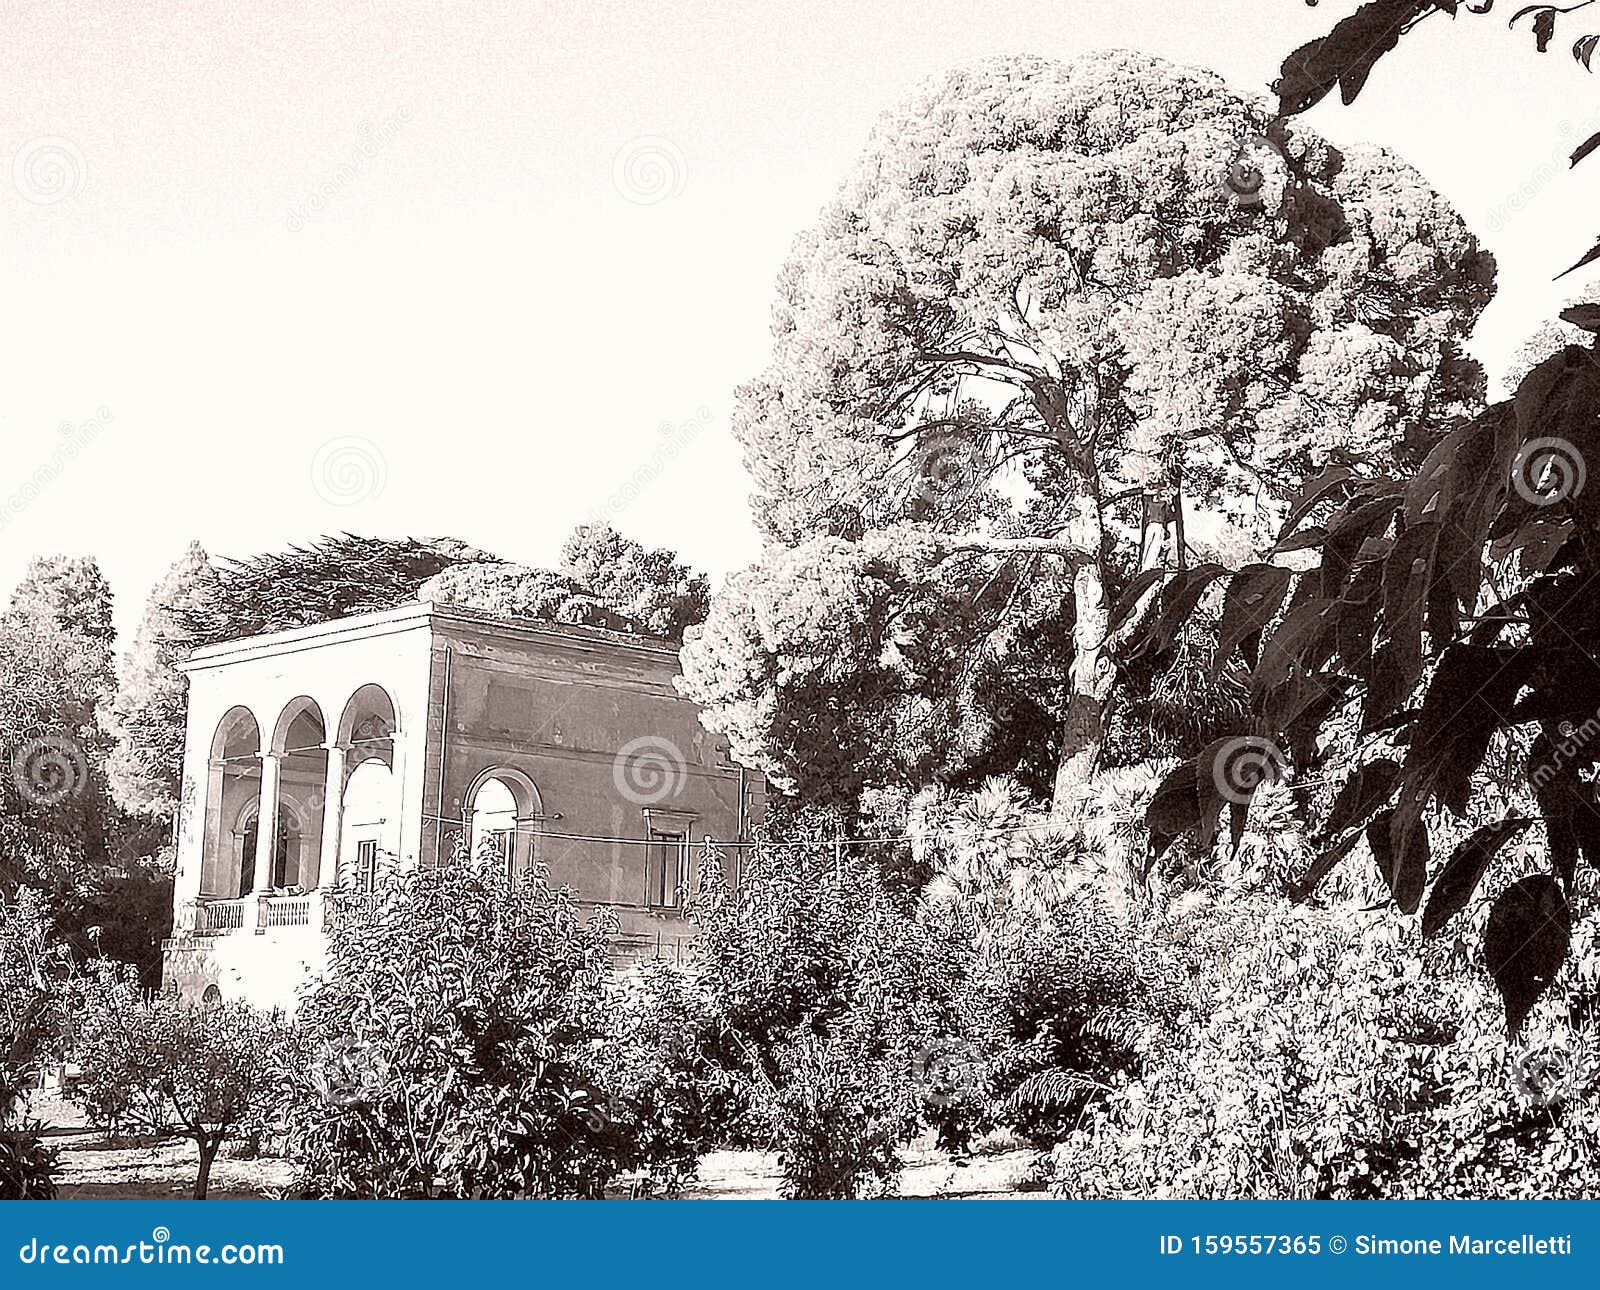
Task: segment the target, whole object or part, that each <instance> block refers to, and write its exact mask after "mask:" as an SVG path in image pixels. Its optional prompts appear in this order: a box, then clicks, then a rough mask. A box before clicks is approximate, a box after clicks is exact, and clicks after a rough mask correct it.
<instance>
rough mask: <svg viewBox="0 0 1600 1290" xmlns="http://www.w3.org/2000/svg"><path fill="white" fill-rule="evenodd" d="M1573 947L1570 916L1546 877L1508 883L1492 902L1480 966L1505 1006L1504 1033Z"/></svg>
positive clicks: (1518, 1023)
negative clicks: (1496, 989) (1497, 990)
mask: <svg viewBox="0 0 1600 1290" xmlns="http://www.w3.org/2000/svg"><path fill="white" fill-rule="evenodd" d="M1571 942H1572V913H1571V911H1570V910H1569V909H1568V907H1567V898H1566V896H1565V895H1564V894H1563V893H1562V891H1561V886H1560V884H1559V883H1557V882H1556V880H1555V879H1554V878H1552V877H1551V876H1550V875H1549V874H1543V873H1541V874H1534V875H1533V876H1532V877H1528V878H1522V879H1520V880H1519V881H1517V882H1514V883H1512V884H1511V886H1509V887H1507V888H1506V889H1505V890H1504V891H1503V892H1501V893H1500V896H1499V898H1498V899H1497V900H1496V901H1495V902H1494V908H1493V909H1491V910H1490V911H1489V925H1488V926H1487V927H1486V928H1485V929H1484V932H1483V962H1484V966H1486V967H1487V968H1488V969H1489V974H1490V975H1491V976H1492V977H1494V983H1495V986H1496V988H1498V989H1499V991H1500V998H1501V999H1502V1000H1503V1001H1504V1003H1505V1008H1506V1029H1507V1030H1508V1031H1510V1033H1511V1034H1512V1035H1513V1036H1515V1035H1516V1033H1517V1032H1518V1031H1519V1030H1521V1029H1522V1023H1523V1021H1524V1019H1525V1018H1526V1017H1527V1015H1528V1012H1529V1010H1530V1009H1531V1008H1532V1007H1533V1005H1534V1004H1535V1003H1536V1002H1537V1001H1538V998H1539V996H1540V995H1541V994H1543V993H1544V992H1545V990H1546V989H1548V988H1549V986H1550V982H1551V981H1553V980H1554V979H1555V976H1556V973H1557V972H1559V971H1560V970H1561V965H1562V964H1563V963H1564V962H1565V961H1566V958H1567V948H1568V946H1569V945H1570V944H1571Z"/></svg>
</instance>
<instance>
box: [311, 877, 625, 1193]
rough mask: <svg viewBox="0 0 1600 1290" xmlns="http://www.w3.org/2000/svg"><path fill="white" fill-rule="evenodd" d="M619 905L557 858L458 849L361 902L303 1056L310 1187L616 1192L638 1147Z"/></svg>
mask: <svg viewBox="0 0 1600 1290" xmlns="http://www.w3.org/2000/svg"><path fill="white" fill-rule="evenodd" d="M611 931H612V926H611V924H610V923H609V922H608V921H604V920H600V919H596V920H594V921H589V922H585V920H584V919H583V918H582V917H580V914H579V911H578V908H577V905H576V903H575V901H574V898H573V896H572V893H571V892H570V891H568V890H566V889H562V890H559V891H558V890H553V889H552V888H551V887H550V886H549V884H548V882H547V881H546V879H545V875H544V873H543V871H542V870H540V871H536V872H534V873H532V874H530V875H529V877H528V878H527V880H526V881H523V882H518V883H516V884H510V883H507V882H506V881H505V879H504V877H503V875H501V874H500V873H499V872H497V871H496V870H495V869H493V868H491V867H490V866H487V865H481V864H477V863H470V862H467V861H465V860H464V859H462V858H461V857H459V856H458V857H457V858H456V859H454V860H453V861H452V862H451V863H448V864H446V865H443V866H441V867H439V868H436V869H431V870H424V871H420V872H413V873H406V874H401V875H398V876H396V877H394V878H392V879H391V880H389V881H388V882H387V883H386V885H385V886H384V887H383V888H382V890H381V894H380V897H379V899H378V900H376V901H369V902H350V903H348V904H347V905H346V906H345V907H344V908H342V909H341V911H340V912H339V913H338V914H337V915H336V917H335V921H334V925H333V928H332V929H331V932H330V943H329V951H328V954H329V971H328V975H327V978H326V979H325V980H324V981H323V982H322V983H320V984H319V985H318V986H317V987H316V988H315V989H314V990H312V991H311V992H310V993H309V994H308V996H307V997H306V998H305V999H304V1001H303V1002H302V1004H301V1006H300V1010H299V1023H300V1026H301V1029H302V1031H303V1035H304V1042H305V1043H306V1044H307V1046H308V1048H309V1050H310V1051H311V1053H312V1054H313V1059H312V1060H311V1061H310V1062H309V1063H308V1064H307V1065H306V1067H304V1068H296V1069H291V1070H289V1071H287V1072H286V1082H287V1085H288V1100H289V1110H290V1124H289V1131H290V1149H291V1152H292V1154H293V1155H294V1156H295V1158H296V1162H297V1166H298V1177H297V1181H296V1190H297V1192H298V1193H299V1194H301V1195H304V1196H308V1197H367V1198H404V1197H457V1198H466V1197H491V1198H511V1197H568V1196H578V1197H598V1196H600V1195H602V1194H603V1193H604V1190H605V1188H606V1186H607V1185H608V1184H609V1183H611V1182H612V1181H613V1180H614V1179H615V1178H616V1177H617V1176H618V1175H620V1174H621V1173H623V1172H625V1171H626V1170H627V1169H629V1168H632V1167H634V1166H635V1165H636V1164H637V1163H638V1157H639V1152H638V1148H637V1145H636V1144H635V1143H634V1142H633V1141H631V1140H630V1139H629V1137H628V1135H627V1131H626V1125H625V1124H624V1123H622V1122H621V1121H619V1119H618V1118H617V1117H615V1116H613V1115H612V1114H611V1113H610V1109H611V1106H612V1098H613V1097H614V1090H611V1089H607V1088H605V1087H604V1086H603V1085H602V1084H601V1083H600V1080H601V1079H602V1078H603V1077H604V1076H605V1073H606V1063H605V1059H604V1042H605V1039H606V1036H607V1035H608V1034H609V1033H611V1031H612V1030H613V1029H614V1025H613V1022H612V1018H611V1013H612V1010H613V1007H614V1001H613V999H612V997H611V994H610V976H611V966H610V935H611Z"/></svg>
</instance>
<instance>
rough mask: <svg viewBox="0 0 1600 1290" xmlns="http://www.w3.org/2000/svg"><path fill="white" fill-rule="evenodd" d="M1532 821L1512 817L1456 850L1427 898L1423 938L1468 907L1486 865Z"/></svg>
mask: <svg viewBox="0 0 1600 1290" xmlns="http://www.w3.org/2000/svg"><path fill="white" fill-rule="evenodd" d="M1532 823H1533V821H1532V820H1530V819H1528V818H1527V817H1526V816H1512V817H1511V818H1509V819H1504V820H1495V821H1493V822H1492V823H1489V824H1485V825H1484V826H1483V827H1482V828H1479V829H1476V830H1474V831H1473V834H1472V836H1471V837H1469V838H1468V839H1467V840H1466V841H1465V842H1463V843H1462V844H1461V845H1460V846H1458V847H1457V848H1456V849H1455V851H1454V852H1453V853H1452V854H1451V856H1450V859H1448V860H1447V861H1445V866H1444V870H1443V871H1442V872H1441V873H1440V874H1439V879H1438V881H1437V882H1435V883H1434V884H1433V894H1432V895H1430V896H1429V897H1428V907H1427V908H1426V909H1424V910H1423V911H1422V934H1423V935H1424V936H1433V935H1435V934H1437V933H1438V932H1440V931H1442V930H1443V928H1444V925H1445V924H1446V923H1448V922H1449V921H1450V920H1451V919H1452V918H1454V917H1455V916H1456V915H1457V914H1459V913H1460V912H1461V911H1462V910H1463V909H1465V908H1466V907H1467V902H1468V901H1469V900H1471V899H1472V893H1473V892H1474V891H1475V890H1476V889H1477V886H1478V883H1479V882H1480V881H1482V879H1483V875H1484V871H1485V870H1487V869H1488V867H1489V861H1491V860H1493V859H1494V857H1495V855H1496V854H1497V853H1498V852H1499V850H1500V848H1501V847H1503V846H1504V845H1505V844H1506V843H1507V842H1509V841H1510V840H1511V839H1512V838H1514V837H1516V836H1517V834H1519V833H1521V832H1522V831H1523V830H1524V829H1526V828H1527V827H1528V825H1530V824H1532Z"/></svg>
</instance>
